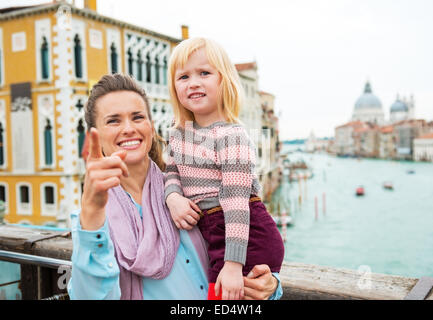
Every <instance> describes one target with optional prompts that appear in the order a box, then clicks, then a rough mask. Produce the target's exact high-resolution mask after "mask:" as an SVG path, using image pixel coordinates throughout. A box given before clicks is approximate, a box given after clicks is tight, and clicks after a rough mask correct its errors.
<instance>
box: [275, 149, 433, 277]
mask: <svg viewBox="0 0 433 320" xmlns="http://www.w3.org/2000/svg"><path fill="white" fill-rule="evenodd" d="M300 157H302V158H304V160H305V161H306V162H307V164H308V165H309V166H311V167H312V168H313V170H314V177H313V178H312V179H309V180H306V182H304V181H301V184H300V185H299V184H298V183H297V182H293V183H292V184H289V182H288V180H284V181H285V182H284V183H283V184H282V185H281V186H280V188H279V190H277V191H276V194H281V195H284V199H285V201H286V203H287V205H288V206H289V208H290V213H291V214H292V216H293V217H294V225H293V226H292V227H290V228H289V229H288V230H287V241H286V255H285V260H287V261H294V262H303V263H312V264H317V265H326V266H334V267H341V268H349V269H355V270H356V269H358V268H359V267H360V266H369V267H370V268H371V271H372V272H374V273H385V274H395V275H402V276H407V277H417V278H418V277H421V276H433V254H432V252H433V164H432V163H414V162H396V161H385V160H373V159H360V160H358V159H349V158H344V159H343V158H337V157H333V156H329V155H326V154H305V153H293V154H290V155H289V158H290V159H291V160H292V159H293V160H297V159H299V158H300ZM408 170H414V173H413V174H409V173H408ZM385 181H390V182H392V183H393V187H394V190H387V189H385V188H384V187H383V183H384V182H385ZM360 185H362V186H363V187H364V189H365V195H364V196H362V197H356V195H355V190H356V188H357V187H358V186H360ZM299 195H301V198H302V203H301V204H300V203H299ZM316 197H317V209H316V206H315V198H316ZM324 197H325V201H324V200H323V198H324ZM324 202H325V204H326V213H323V203H324ZM316 211H317V213H318V217H317V220H316V218H315V214H316Z"/></svg>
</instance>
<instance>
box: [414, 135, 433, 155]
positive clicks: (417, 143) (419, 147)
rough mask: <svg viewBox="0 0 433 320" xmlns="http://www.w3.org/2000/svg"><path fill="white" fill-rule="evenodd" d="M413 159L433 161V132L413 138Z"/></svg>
mask: <svg viewBox="0 0 433 320" xmlns="http://www.w3.org/2000/svg"><path fill="white" fill-rule="evenodd" d="M413 149H414V150H413V159H414V160H415V161H429V162H433V132H431V133H427V134H424V135H421V136H419V137H418V138H416V139H414V140H413Z"/></svg>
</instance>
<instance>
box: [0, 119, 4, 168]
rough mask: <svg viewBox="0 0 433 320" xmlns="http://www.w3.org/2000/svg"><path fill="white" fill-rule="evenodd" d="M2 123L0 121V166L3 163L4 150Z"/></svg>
mask: <svg viewBox="0 0 433 320" xmlns="http://www.w3.org/2000/svg"><path fill="white" fill-rule="evenodd" d="M3 132H4V129H3V124H2V123H1V122H0V166H2V165H4V164H5V152H4V146H3V141H4V138H3Z"/></svg>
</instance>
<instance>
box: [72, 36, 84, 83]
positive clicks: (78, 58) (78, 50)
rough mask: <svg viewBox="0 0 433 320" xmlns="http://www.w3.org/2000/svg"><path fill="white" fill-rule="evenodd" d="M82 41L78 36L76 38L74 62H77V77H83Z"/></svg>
mask: <svg viewBox="0 0 433 320" xmlns="http://www.w3.org/2000/svg"><path fill="white" fill-rule="evenodd" d="M81 51H82V47H81V40H80V36H79V35H78V34H76V35H75V37H74V62H75V77H77V78H82V77H83V60H82V56H81V54H82V52H81Z"/></svg>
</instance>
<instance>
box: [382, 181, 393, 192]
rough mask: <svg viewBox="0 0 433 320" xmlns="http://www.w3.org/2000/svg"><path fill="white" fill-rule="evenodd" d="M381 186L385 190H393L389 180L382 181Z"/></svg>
mask: <svg viewBox="0 0 433 320" xmlns="http://www.w3.org/2000/svg"><path fill="white" fill-rule="evenodd" d="M383 188H384V189H385V190H394V185H393V184H392V182H390V181H386V182H384V183H383Z"/></svg>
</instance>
